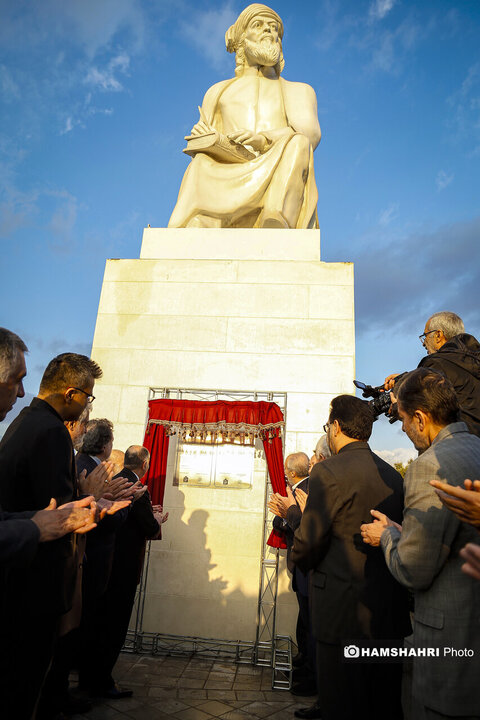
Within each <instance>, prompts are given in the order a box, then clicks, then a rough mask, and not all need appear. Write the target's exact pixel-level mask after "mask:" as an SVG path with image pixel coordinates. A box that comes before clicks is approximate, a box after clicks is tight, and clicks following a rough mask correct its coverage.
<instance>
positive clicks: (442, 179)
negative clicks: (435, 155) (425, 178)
mask: <svg viewBox="0 0 480 720" xmlns="http://www.w3.org/2000/svg"><path fill="white" fill-rule="evenodd" d="M453 178H454V174H453V173H452V174H451V175H449V174H448V173H446V172H445V170H439V171H438V173H437V177H436V178H435V185H436V186H437V190H438V192H441V191H442V190H445V188H446V187H448V186H449V185H450V183H451V182H452V180H453Z"/></svg>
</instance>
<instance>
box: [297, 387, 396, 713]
mask: <svg viewBox="0 0 480 720" xmlns="http://www.w3.org/2000/svg"><path fill="white" fill-rule="evenodd" d="M372 423H373V415H372V412H371V410H370V408H369V407H368V404H367V403H366V402H365V401H363V400H360V399H359V398H356V397H352V396H351V395H340V396H338V397H336V398H334V399H333V400H332V403H331V410H330V417H329V419H328V423H327V427H326V428H325V430H326V432H327V438H328V443H329V446H330V450H331V452H332V457H330V458H327V459H326V460H325V461H324V462H322V463H317V465H315V466H314V468H313V470H312V472H311V475H310V482H309V494H308V499H307V503H306V506H305V510H304V512H303V515H302V519H301V522H300V526H299V528H298V530H297V531H296V533H295V539H294V544H293V548H292V553H291V557H292V560H293V562H294V563H295V564H296V565H297V566H298V567H300V569H301V570H303V571H304V572H306V571H308V570H313V576H312V620H313V631H314V635H315V637H316V639H317V684H318V692H319V699H318V702H317V703H316V704H315V705H314V706H313V707H311V708H306V709H305V710H298V711H296V712H295V715H296V716H297V717H301V718H302V717H303V718H319V717H321V718H322V719H323V720H353V718H358V717H364V716H366V715H367V714H369V713H370V712H372V711H373V710H374V708H375V707H376V706H378V707H383V708H385V707H388V717H389V718H390V720H393V718H395V719H397V718H401V717H402V709H401V702H400V690H401V665H400V664H367V663H355V662H345V661H344V657H348V655H345V646H347V645H349V644H350V642H351V641H352V640H353V642H354V643H355V640H362V639H370V638H375V639H388V640H393V639H395V638H402V637H404V636H405V635H407V634H408V633H409V632H410V623H409V615H408V602H407V596H406V593H405V591H404V589H403V588H402V587H401V586H400V585H399V584H398V583H397V582H396V581H395V580H394V579H393V577H392V576H391V575H390V573H389V571H388V568H387V566H386V564H385V562H384V559H383V556H382V553H381V552H375V551H378V548H369V550H367V551H365V544H364V543H363V542H362V538H361V535H360V525H361V524H362V522H363V521H364V520H363V519H364V518H367V519H368V518H370V517H371V516H370V510H371V509H372V508H375V509H377V510H380V511H381V512H384V513H385V514H386V515H388V517H390V518H392V519H393V520H395V521H396V522H401V521H402V512H403V483H402V478H401V476H400V475H399V473H397V472H396V470H394V469H393V467H391V466H390V465H388V464H387V463H386V462H384V461H383V460H382V459H381V458H379V457H378V456H376V455H374V453H372V451H371V450H370V448H369V446H368V443H367V440H368V438H369V437H370V434H371V431H372ZM387 508H388V511H387ZM290 512H292V510H291V509H289V511H288V512H287V520H288V516H289V513H290ZM371 551H374V552H371ZM362 713H363V714H362Z"/></svg>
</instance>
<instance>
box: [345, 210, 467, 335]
mask: <svg viewBox="0 0 480 720" xmlns="http://www.w3.org/2000/svg"><path fill="white" fill-rule="evenodd" d="M479 236H480V216H479V217H475V218H472V219H469V220H466V221H462V222H456V223H451V224H449V225H443V226H441V227H438V228H435V229H431V228H429V229H428V230H425V229H423V230H422V231H416V232H413V233H411V234H410V235H404V236H403V237H400V236H399V234H398V232H397V233H392V234H391V237H390V238H387V237H385V238H382V250H381V252H379V250H378V248H379V241H378V229H374V230H373V231H372V234H371V235H369V236H365V237H364V238H362V239H361V240H362V248H361V249H360V250H359V251H357V252H355V253H353V254H352V252H351V251H350V256H349V257H350V259H351V260H352V261H354V262H355V268H356V271H355V272H356V275H355V292H356V301H355V315H356V325H357V328H358V331H359V332H361V333H362V332H371V333H372V336H374V335H375V333H377V332H380V333H381V334H382V336H383V334H384V332H385V328H386V327H388V328H389V332H390V333H393V332H397V333H403V332H405V333H408V334H409V335H411V333H412V327H417V326H418V325H419V324H420V325H421V326H422V327H423V323H424V322H425V320H426V319H427V318H428V317H430V315H432V313H434V312H437V311H438V310H439V309H445V308H446V309H448V310H452V311H453V312H456V313H457V314H458V315H460V317H461V318H462V319H463V321H464V323H465V326H466V327H476V326H477V325H478V312H477V305H476V303H475V302H474V301H473V298H476V297H477V296H478V287H479V286H480V243H479V242H478V238H479ZM385 258H388V263H387V264H388V267H386V265H385V262H386V261H385ZM378 298H382V302H381V303H380V304H379V302H378ZM419 318H420V319H419Z"/></svg>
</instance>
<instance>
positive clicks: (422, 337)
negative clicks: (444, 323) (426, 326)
mask: <svg viewBox="0 0 480 720" xmlns="http://www.w3.org/2000/svg"><path fill="white" fill-rule="evenodd" d="M434 332H438V331H437V330H429V331H428V332H424V333H422V334H421V335H419V336H418V339H419V340H420V342H421V343H422V345H425V339H426V337H427V335H430V334H431V333H434Z"/></svg>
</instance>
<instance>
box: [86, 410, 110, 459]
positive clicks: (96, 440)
mask: <svg viewBox="0 0 480 720" xmlns="http://www.w3.org/2000/svg"><path fill="white" fill-rule="evenodd" d="M110 440H113V423H112V422H110V420H107V419H106V418H101V419H100V420H90V422H89V423H88V425H87V432H86V433H85V435H84V436H83V440H82V452H83V453H86V454H87V455H99V454H100V453H101V452H102V451H103V448H104V447H105V445H106V444H107V443H108V442H110Z"/></svg>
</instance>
